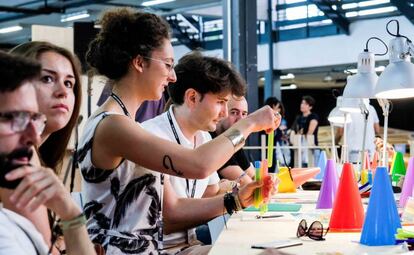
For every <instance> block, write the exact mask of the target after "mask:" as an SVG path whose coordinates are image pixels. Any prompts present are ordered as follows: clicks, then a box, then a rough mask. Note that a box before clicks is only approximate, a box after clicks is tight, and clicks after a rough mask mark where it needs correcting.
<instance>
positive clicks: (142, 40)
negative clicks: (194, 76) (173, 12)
mask: <svg viewBox="0 0 414 255" xmlns="http://www.w3.org/2000/svg"><path fill="white" fill-rule="evenodd" d="M101 25H102V29H101V31H100V32H99V34H98V35H97V37H96V38H95V39H94V40H93V41H92V42H91V44H90V46H89V51H88V53H87V61H88V63H89V65H90V66H92V67H93V68H94V69H95V70H96V71H97V72H98V73H99V74H101V75H105V76H106V77H107V78H109V79H110V80H112V81H113V88H112V94H111V96H110V97H109V98H108V99H107V101H106V102H105V103H104V104H103V105H102V106H101V107H100V108H99V109H98V110H97V111H96V112H95V113H94V114H93V115H92V116H91V117H90V118H89V119H88V121H87V122H86V124H85V128H84V134H83V136H82V138H81V149H80V150H79V152H80V153H79V154H80V155H79V157H80V165H81V172H82V177H83V191H82V192H83V194H84V197H85V201H86V204H85V207H84V210H85V214H86V216H87V217H88V223H87V224H88V231H89V234H90V236H91V239H92V241H93V242H96V243H100V244H101V245H102V246H103V247H104V248H105V250H106V252H107V254H158V253H159V252H166V251H163V250H162V245H163V242H162V236H163V233H162V230H163V217H162V205H163V203H164V202H165V200H164V199H163V194H164V193H163V185H164V174H169V175H174V176H180V177H183V178H193V179H201V178H206V177H207V176H209V175H210V174H211V173H212V172H214V171H216V170H217V169H219V167H220V166H221V165H223V164H224V163H225V162H226V161H227V160H228V159H229V158H230V156H231V155H232V154H233V153H234V152H235V151H236V150H238V149H240V148H241V147H242V145H243V144H244V138H246V137H247V136H248V135H249V134H250V133H252V132H257V131H260V130H264V129H268V130H273V129H275V128H276V127H277V126H278V124H279V119H278V118H276V116H275V115H274V114H273V112H272V110H271V109H270V107H265V108H263V109H260V110H258V111H256V112H254V113H253V114H251V115H249V116H248V117H247V118H245V119H244V120H243V121H239V122H238V123H237V124H236V125H235V126H233V127H232V128H230V129H229V130H228V131H226V132H224V133H223V134H222V135H220V136H218V137H217V138H215V139H213V140H212V141H211V142H208V143H206V144H203V145H201V146H199V147H197V148H195V149H188V148H184V147H183V146H180V145H179V144H176V143H173V142H170V141H166V140H163V139H161V138H158V137H156V136H154V135H152V134H150V133H148V132H146V131H145V130H144V129H143V128H142V127H141V126H140V124H139V123H136V122H135V121H134V119H133V116H131V113H135V112H136V110H137V109H138V107H139V106H140V105H141V104H142V103H143V102H144V101H146V100H157V99H160V98H161V96H162V93H163V91H164V90H165V88H166V87H167V86H168V84H169V83H173V82H175V81H176V75H175V71H174V55H173V48H172V45H171V41H170V37H169V26H168V24H167V23H166V22H165V21H164V20H163V19H162V18H161V17H159V16H157V15H155V14H150V13H144V12H140V11H134V10H132V9H126V8H122V9H114V10H109V11H107V12H106V13H105V14H104V15H103V17H102V19H101ZM150 169H151V170H150ZM165 181H166V182H167V181H168V179H167V178H166V180H165ZM262 185H264V186H266V187H267V188H268V189H269V190H270V189H271V188H270V187H271V186H272V185H273V183H272V182H271V181H269V182H264V183H257V182H253V183H252V185H250V186H249V187H247V188H244V189H241V190H240V191H239V192H238V193H235V194H234V195H232V194H227V195H225V196H223V195H221V196H217V197H214V198H209V200H208V201H207V202H204V201H203V202H200V199H182V200H181V199H180V200H177V201H176V202H177V206H174V210H175V211H168V212H165V218H168V217H169V215H180V216H182V217H185V216H186V215H187V213H190V212H189V211H190V210H188V208H189V207H192V208H193V210H195V211H197V212H198V213H200V214H202V213H204V214H206V215H207V214H209V215H211V216H212V217H214V216H216V215H220V214H222V213H223V211H224V210H226V209H227V211H229V212H232V211H233V210H237V208H235V207H234V206H235V203H236V202H235V201H236V200H237V201H239V200H240V204H241V205H240V206H248V205H250V204H251V203H252V201H253V191H254V189H256V188H257V187H260V186H262ZM166 199H167V198H166ZM190 200H191V201H190ZM223 201H224V202H223ZM223 204H224V205H226V206H224V205H223ZM193 210H191V211H193ZM165 218H164V219H165Z"/></svg>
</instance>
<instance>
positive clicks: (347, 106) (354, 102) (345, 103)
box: [339, 97, 363, 112]
mask: <svg viewBox="0 0 414 255" xmlns="http://www.w3.org/2000/svg"><path fill="white" fill-rule="evenodd" d="M361 103H363V100H362V98H346V97H343V98H342V103H341V104H340V106H339V110H340V111H342V112H361V108H360V107H359V106H360V105H361Z"/></svg>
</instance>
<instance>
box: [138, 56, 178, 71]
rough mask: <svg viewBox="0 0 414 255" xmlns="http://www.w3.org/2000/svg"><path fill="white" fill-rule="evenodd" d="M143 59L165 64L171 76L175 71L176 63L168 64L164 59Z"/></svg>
mask: <svg viewBox="0 0 414 255" xmlns="http://www.w3.org/2000/svg"><path fill="white" fill-rule="evenodd" d="M143 58H145V59H150V60H154V61H158V62H161V63H163V64H164V65H165V67H166V68H167V70H168V74H170V73H171V72H172V71H173V70H174V61H173V62H171V63H169V62H167V61H165V60H162V59H159V58H150V57H143Z"/></svg>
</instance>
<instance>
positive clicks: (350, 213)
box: [329, 163, 364, 232]
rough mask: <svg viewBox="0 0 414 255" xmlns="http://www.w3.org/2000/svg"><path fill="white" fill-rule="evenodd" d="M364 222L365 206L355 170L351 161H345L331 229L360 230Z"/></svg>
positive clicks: (332, 215)
mask: <svg viewBox="0 0 414 255" xmlns="http://www.w3.org/2000/svg"><path fill="white" fill-rule="evenodd" d="M363 223H364V208H363V207H362V202H361V196H360V194H359V190H358V185H357V183H356V181H355V178H354V171H353V169H352V165H351V164H350V163H345V164H344V166H343V168H342V175H341V178H340V180H339V186H338V190H337V192H336V196H335V202H334V206H333V209H332V214H331V220H330V222H329V231H331V232H359V231H361V228H362V224H363Z"/></svg>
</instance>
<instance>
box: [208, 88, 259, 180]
mask: <svg viewBox="0 0 414 255" xmlns="http://www.w3.org/2000/svg"><path fill="white" fill-rule="evenodd" d="M227 108H228V116H227V117H226V118H224V119H222V120H221V121H220V122H219V123H218V124H217V128H216V131H214V132H210V134H211V136H212V137H213V138H214V137H216V136H218V135H220V134H222V133H223V132H224V131H226V130H227V129H229V128H230V127H231V126H233V125H234V124H235V123H237V122H238V121H240V120H241V119H243V118H246V117H247V115H248V113H249V111H248V104H247V101H246V98H245V97H244V96H242V97H234V96H233V97H230V99H229V102H228V104H227ZM217 172H218V174H219V176H220V178H222V179H228V180H234V181H237V182H240V185H241V186H243V185H245V184H247V183H250V182H251V181H252V178H253V177H254V174H255V169H254V167H253V165H252V163H250V161H249V159H248V157H247V156H246V153H245V151H244V150H243V149H240V150H239V151H237V152H236V153H235V154H234V155H233V156H232V157H231V158H230V159H229V160H228V161H227V162H226V163H225V164H224V165H223V166H222V167H220V169H219V170H218V171H217Z"/></svg>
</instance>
